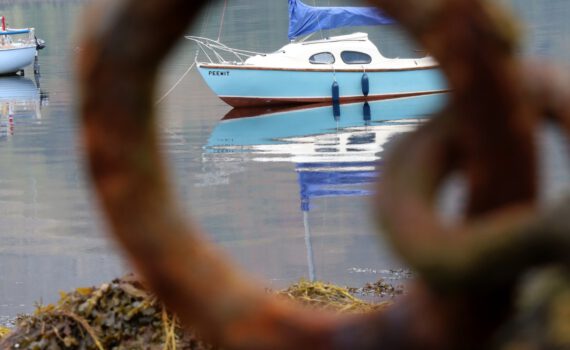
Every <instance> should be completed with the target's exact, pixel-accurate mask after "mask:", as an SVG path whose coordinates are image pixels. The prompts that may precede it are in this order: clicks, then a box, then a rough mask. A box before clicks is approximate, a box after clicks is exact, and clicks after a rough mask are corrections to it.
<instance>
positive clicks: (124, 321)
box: [0, 275, 404, 350]
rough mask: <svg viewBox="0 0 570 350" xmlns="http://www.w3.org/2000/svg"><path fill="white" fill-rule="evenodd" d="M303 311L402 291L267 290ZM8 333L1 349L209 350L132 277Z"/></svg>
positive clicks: (339, 308) (359, 305)
mask: <svg viewBox="0 0 570 350" xmlns="http://www.w3.org/2000/svg"><path fill="white" fill-rule="evenodd" d="M267 292H268V293H271V294H275V295H277V296H278V297H282V298H286V299H290V300H293V301H296V302H299V303H301V304H303V305H305V306H306V307H310V308H315V309H321V310H328V311H332V312H339V313H352V314H355V313H365V312H370V311H374V310H380V309H385V308H387V307H390V305H391V304H392V303H393V302H392V299H393V298H395V297H397V296H399V295H402V294H404V286H403V285H401V284H398V285H393V284H391V283H388V282H386V281H384V280H379V281H377V282H375V283H368V284H366V285H365V286H363V287H361V288H350V287H339V286H336V285H332V284H328V283H323V282H309V281H305V280H301V281H299V282H297V283H295V284H293V285H291V286H290V287H289V288H287V289H284V290H279V291H273V290H268V291H267ZM15 324H16V327H15V328H14V329H13V330H10V329H8V328H1V327H0V348H2V349H66V348H80V349H89V350H90V349H93V350H103V349H112V348H119V349H132V348H141V349H142V348H145V349H146V348H149V349H154V348H156V349H169V350H175V349H185V350H186V349H188V350H214V349H216V348H215V347H213V346H212V345H211V344H208V343H206V342H204V341H203V340H202V339H201V338H200V336H199V335H197V334H196V333H195V332H193V331H188V330H185V329H182V328H181V327H180V325H179V324H178V322H177V320H176V317H175V316H173V315H172V314H171V313H169V312H168V311H166V309H165V308H164V307H163V305H162V304H161V303H160V302H159V301H158V300H156V298H155V297H154V296H153V295H152V294H151V293H150V292H148V291H147V290H146V288H145V286H144V283H142V282H140V281H139V280H138V279H137V278H136V277H134V276H133V275H128V276H125V277H123V278H120V279H116V280H114V281H112V282H110V283H106V284H103V285H101V286H100V287H98V288H96V287H90V288H78V289H76V290H75V291H73V292H70V293H64V292H62V293H61V295H60V300H59V301H58V302H57V303H56V304H50V305H45V306H38V307H37V309H36V311H35V312H34V314H33V315H25V316H19V317H18V319H17V320H16V322H15Z"/></svg>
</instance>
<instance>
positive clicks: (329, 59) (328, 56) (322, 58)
mask: <svg viewBox="0 0 570 350" xmlns="http://www.w3.org/2000/svg"><path fill="white" fill-rule="evenodd" d="M309 62H311V63H312V64H333V63H334V56H333V54H332V53H330V52H320V53H316V54H314V55H313V56H311V57H310V58H309Z"/></svg>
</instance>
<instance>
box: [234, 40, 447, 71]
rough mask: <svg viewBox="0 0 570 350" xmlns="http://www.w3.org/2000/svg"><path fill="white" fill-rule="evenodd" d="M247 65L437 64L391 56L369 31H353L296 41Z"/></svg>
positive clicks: (360, 66)
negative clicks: (371, 38)
mask: <svg viewBox="0 0 570 350" xmlns="http://www.w3.org/2000/svg"><path fill="white" fill-rule="evenodd" d="M244 65H251V66H256V67H264V68H281V69H283V68H285V69H286V68H297V69H299V68H303V69H316V70H319V69H322V70H330V69H331V67H334V69H336V70H349V69H355V68H358V69H363V68H364V69H371V70H373V69H392V68H393V69H402V68H422V67H432V66H436V65H437V62H436V61H435V60H434V59H433V58H432V57H424V58H418V59H414V58H409V59H401V58H397V59H391V58H386V57H384V56H382V54H381V53H380V51H379V50H378V48H377V47H376V46H375V45H374V44H373V43H372V42H371V41H370V40H369V39H368V34H367V33H353V34H349V35H342V36H335V37H330V38H326V39H322V40H314V41H303V42H292V43H289V44H287V45H285V46H283V47H282V48H281V49H279V50H277V51H275V52H273V53H269V54H262V55H255V56H253V57H250V58H248V59H247V60H245V62H244Z"/></svg>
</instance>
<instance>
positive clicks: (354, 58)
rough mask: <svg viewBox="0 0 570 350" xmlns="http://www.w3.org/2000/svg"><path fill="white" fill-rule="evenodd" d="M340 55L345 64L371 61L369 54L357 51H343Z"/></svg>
mask: <svg viewBox="0 0 570 350" xmlns="http://www.w3.org/2000/svg"><path fill="white" fill-rule="evenodd" d="M340 57H341V58H342V61H343V62H344V63H346V64H368V63H370V62H372V57H370V55H368V54H365V53H364V52H358V51H343V52H341V54H340Z"/></svg>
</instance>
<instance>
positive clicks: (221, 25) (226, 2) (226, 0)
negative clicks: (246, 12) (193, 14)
mask: <svg viewBox="0 0 570 350" xmlns="http://www.w3.org/2000/svg"><path fill="white" fill-rule="evenodd" d="M227 7H228V0H224V9H223V10H222V19H221V20H220V30H219V31H218V40H216V41H218V42H219V41H220V38H221V37H222V28H224V17H225V15H226V8H227Z"/></svg>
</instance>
